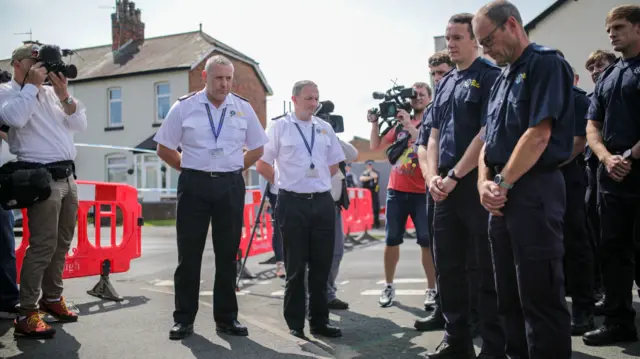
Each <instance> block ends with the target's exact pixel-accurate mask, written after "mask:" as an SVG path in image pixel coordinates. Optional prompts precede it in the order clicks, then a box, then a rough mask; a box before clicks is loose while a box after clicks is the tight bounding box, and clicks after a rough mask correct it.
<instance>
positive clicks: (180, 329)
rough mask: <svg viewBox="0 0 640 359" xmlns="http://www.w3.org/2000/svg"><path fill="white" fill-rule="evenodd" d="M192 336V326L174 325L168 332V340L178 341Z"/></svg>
mask: <svg viewBox="0 0 640 359" xmlns="http://www.w3.org/2000/svg"><path fill="white" fill-rule="evenodd" d="M191 334H193V324H182V323H176V324H174V325H173V328H171V330H170V331H169V339H171V340H180V339H184V338H186V337H188V336H189V335H191Z"/></svg>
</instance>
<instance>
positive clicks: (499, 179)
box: [493, 174, 513, 189]
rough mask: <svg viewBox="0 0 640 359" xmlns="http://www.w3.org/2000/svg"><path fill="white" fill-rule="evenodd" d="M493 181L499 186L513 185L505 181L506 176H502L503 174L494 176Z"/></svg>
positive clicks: (507, 186)
mask: <svg viewBox="0 0 640 359" xmlns="http://www.w3.org/2000/svg"><path fill="white" fill-rule="evenodd" d="M493 182H494V183H495V184H497V185H498V186H500V187H502V188H506V189H512V188H513V185H512V184H510V183H507V182H505V181H504V177H502V175H501V174H497V175H496V176H495V177H494V178H493Z"/></svg>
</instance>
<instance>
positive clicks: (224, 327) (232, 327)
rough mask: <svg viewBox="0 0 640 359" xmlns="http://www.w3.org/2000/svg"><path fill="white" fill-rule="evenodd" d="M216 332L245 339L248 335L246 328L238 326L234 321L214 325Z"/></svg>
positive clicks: (238, 323)
mask: <svg viewBox="0 0 640 359" xmlns="http://www.w3.org/2000/svg"><path fill="white" fill-rule="evenodd" d="M216 331H217V332H222V333H225V334H229V335H235V336H239V337H246V336H247V335H249V331H248V330H247V327H245V326H244V325H242V324H240V322H238V321H237V320H235V319H234V320H233V321H231V322H229V323H216Z"/></svg>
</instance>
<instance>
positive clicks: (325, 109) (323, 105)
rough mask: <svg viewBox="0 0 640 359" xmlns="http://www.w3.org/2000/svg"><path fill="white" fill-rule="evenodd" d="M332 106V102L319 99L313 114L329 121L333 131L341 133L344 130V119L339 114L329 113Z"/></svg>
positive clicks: (331, 110) (332, 108)
mask: <svg viewBox="0 0 640 359" xmlns="http://www.w3.org/2000/svg"><path fill="white" fill-rule="evenodd" d="M334 108H335V106H334V105H333V102H331V101H321V102H320V103H319V104H318V108H317V109H316V111H315V112H314V113H313V115H314V116H316V117H319V118H321V119H323V120H325V121H327V122H329V124H330V125H331V127H332V128H333V132H335V133H342V132H344V120H343V118H342V116H340V115H331V113H332V112H333V110H334Z"/></svg>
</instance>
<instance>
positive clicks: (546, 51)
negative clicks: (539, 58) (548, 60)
mask: <svg viewBox="0 0 640 359" xmlns="http://www.w3.org/2000/svg"><path fill="white" fill-rule="evenodd" d="M533 51H535V52H537V53H539V54H544V55H551V54H553V55H559V53H558V50H557V49H554V48H551V47H548V46H541V45H534V46H533Z"/></svg>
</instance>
